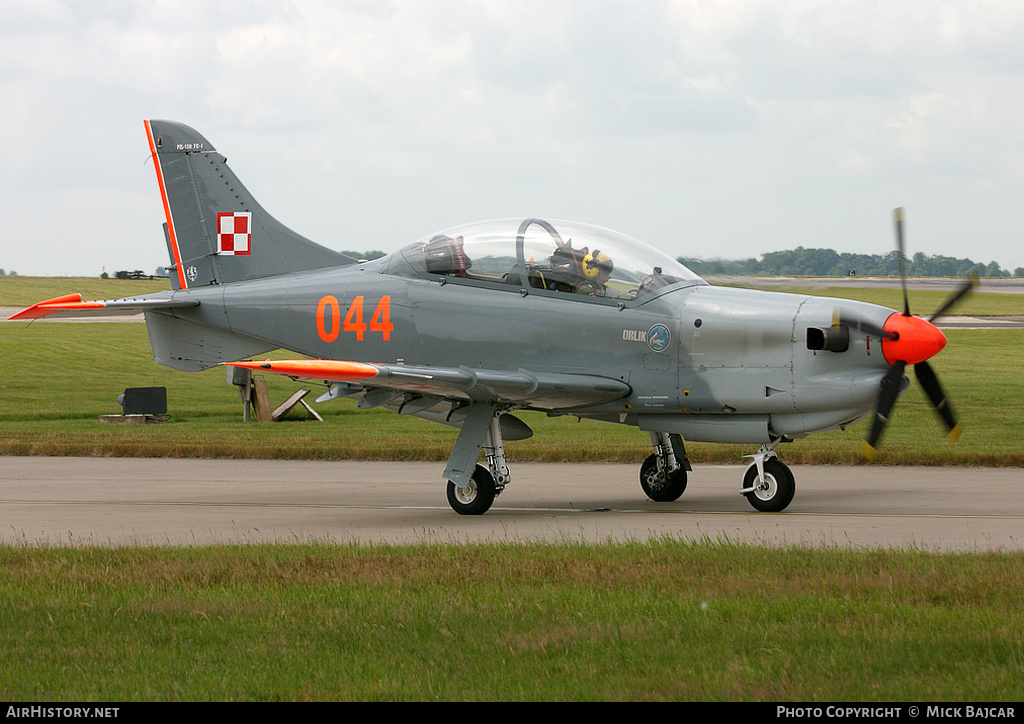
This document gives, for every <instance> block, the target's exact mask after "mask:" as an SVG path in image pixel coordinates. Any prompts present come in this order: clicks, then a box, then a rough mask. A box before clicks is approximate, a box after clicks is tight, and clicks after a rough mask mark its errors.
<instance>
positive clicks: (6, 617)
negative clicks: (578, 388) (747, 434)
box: [0, 540, 1024, 703]
mask: <svg viewBox="0 0 1024 724" xmlns="http://www.w3.org/2000/svg"><path fill="white" fill-rule="evenodd" d="M1022 564H1024V557H1022V555H1021V554H1019V553H1018V554H985V555H963V556H950V555H945V556H943V555H934V554H928V553H923V552H915V551H904V552H887V551H871V552H867V551H860V552H840V551H827V550H821V549H818V550H802V549H788V550H772V552H771V554H770V558H769V557H768V553H767V552H766V551H764V550H761V549H758V548H755V547H747V546H733V545H728V544H722V543H716V542H710V541H703V542H692V543H685V542H680V541H671V540H662V541H652V542H650V543H644V544H639V543H636V544H629V543H624V544H614V545H612V544H608V545H598V546H592V545H532V546H516V545H507V544H504V545H503V544H490V545H462V546H444V545H424V546H410V547H391V546H375V547H366V546H337V545H319V544H315V543H313V544H310V543H302V544H298V543H296V544H294V545H280V546H263V545H257V546H217V547H213V548H176V549H166V548H164V549H161V548H145V549H113V550H111V549H100V548H88V549H50V550H39V549H34V548H27V547H0V620H2V622H3V624H4V625H3V626H2V627H0V642H2V643H0V650H2V651H4V653H5V655H4V656H3V657H0V698H2V699H4V700H6V701H181V700H187V701H206V700H211V701H237V700H245V701H273V700H320V701H326V700H331V701H333V700H341V701H347V700H358V701H371V700H424V701H428V700H442V701H460V700H473V701H659V700H671V701H789V702H794V701H795V702H872V703H877V702H972V703H973V702H981V701H989V702H991V701H1000V702H1014V701H1019V700H1020V698H1021V694H1022V693H1024V691H1022V674H1024V636H1022V632H1024V612H1022V610H1021V607H1020V593H1021V591H1022V590H1024V581H1022V576H1024V574H1022V571H1024V566H1022Z"/></svg>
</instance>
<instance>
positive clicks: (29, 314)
mask: <svg viewBox="0 0 1024 724" xmlns="http://www.w3.org/2000/svg"><path fill="white" fill-rule="evenodd" d="M105 306H106V305H105V304H104V303H103V302H86V301H83V300H82V295H81V294H65V295H64V296H62V297H54V298H53V299H47V300H46V301H44V302H36V303H35V304H33V305H32V306H31V307H26V308H25V309H22V310H21V311H20V312H18V313H17V314H13V315H11V316H10V317H8V318H7V319H8V320H10V321H18V320H19V319H42V318H43V317H46V316H48V315H50V314H53V313H54V312H69V311H76V310H79V309H103V307H105Z"/></svg>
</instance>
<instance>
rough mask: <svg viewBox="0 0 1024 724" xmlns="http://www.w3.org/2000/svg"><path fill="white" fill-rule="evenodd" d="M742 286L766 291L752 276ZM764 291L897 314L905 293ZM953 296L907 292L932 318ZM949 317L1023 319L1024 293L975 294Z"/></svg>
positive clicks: (915, 308) (803, 288)
mask: <svg viewBox="0 0 1024 724" xmlns="http://www.w3.org/2000/svg"><path fill="white" fill-rule="evenodd" d="M816 282H817V280H816ZM738 284H739V285H742V286H744V287H750V288H755V289H757V288H762V287H759V286H758V278H757V277H749V278H747V279H744V280H743V281H742V282H738ZM981 284H982V287H981V289H982V290H983V289H984V284H985V282H984V280H982V282H981ZM763 288H764V289H767V290H769V291H775V292H791V293H794V294H810V295H813V296H817V297H835V298H839V299H852V300H854V301H858V302H867V303H869V304H880V305H881V306H883V307H889V308H890V309H895V310H897V311H901V310H902V309H903V292H902V291H901V290H900V289H875V288H872V287H857V286H855V285H849V286H831V287H830V286H819V285H818V284H817V283H815V284H813V285H809V284H803V285H800V284H794V285H792V286H786V285H779V286H777V285H774V284H772V285H763ZM951 293H952V292H949V291H940V290H935V289H910V290H908V292H907V299H908V300H909V301H910V310H911V311H912V312H913V313H914V314H917V315H920V316H922V317H929V316H930V315H931V313H932V312H933V311H935V310H936V309H938V308H939V307H940V306H941V305H942V304H943V303H944V302H945V301H946V299H947V298H948V297H949V296H950V294H951ZM949 314H950V315H951V316H966V317H1019V316H1022V315H1024V294H1006V293H1000V292H985V291H975V292H973V293H972V294H970V295H969V296H968V297H966V298H965V299H964V300H963V301H962V302H961V303H960V304H958V305H957V306H956V307H955V308H953V309H952V310H951V311H950V312H949Z"/></svg>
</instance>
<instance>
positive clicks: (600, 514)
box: [0, 457, 1024, 551]
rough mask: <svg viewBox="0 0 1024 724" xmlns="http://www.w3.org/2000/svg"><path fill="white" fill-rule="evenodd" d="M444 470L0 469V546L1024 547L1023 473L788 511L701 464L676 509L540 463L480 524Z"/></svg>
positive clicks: (901, 482)
mask: <svg viewBox="0 0 1024 724" xmlns="http://www.w3.org/2000/svg"><path fill="white" fill-rule="evenodd" d="M443 467H444V464H443V463H404V462H314V461H267V460H197V459H159V458H145V459H137V458H52V457H50V458H48V457H3V458H0V491H2V492H0V542H3V543H8V544H11V543H14V544H26V545H104V546H107V545H132V544H142V545H159V546H164V545H172V546H173V545H203V544H209V543H227V542H238V543H257V542H263V541H285V542H287V541H310V540H322V541H330V542H364V543H418V542H434V543H437V542H441V543H467V542H477V541H496V542H543V541H554V542H566V541H573V542H581V541H582V542H604V541H625V540H633V541H642V540H648V539H651V538H660V537H672V538H681V539H687V540H697V539H704V538H708V539H711V540H730V541H734V542H749V543H755V544H758V545H768V546H772V545H812V546H834V547H842V548H914V549H918V550H929V551H933V550H934V551H990V550H1021V549H1024V495H1022V494H1021V493H1022V492H1024V474H1022V472H1021V470H1019V469H1007V468H931V467H886V466H849V467H845V466H844V467H835V466H794V468H793V470H794V473H795V475H796V481H797V493H796V497H795V498H794V500H793V503H792V504H791V505H790V507H789V508H788V509H787V510H786V511H785V512H784V513H775V514H765V513H757V512H756V511H754V510H753V508H751V507H750V505H749V504H748V503H747V501H746V500H745V499H744V498H743V497H741V496H740V495H739V494H738V490H739V487H740V479H741V476H742V472H743V466H741V465H707V466H703V465H700V466H696V467H695V469H694V471H693V472H692V473H691V474H690V482H689V486H688V489H687V491H686V493H685V494H684V495H683V497H682V498H680V499H679V500H678V501H676V502H674V503H654V502H652V501H649V500H647V499H646V498H645V496H644V495H643V493H642V492H641V490H640V487H639V483H638V481H637V466H633V465H610V464H607V465H601V464H594V465H585V464H529V463H520V464H516V465H514V467H513V471H512V472H513V476H514V477H513V481H512V484H511V485H510V486H509V487H508V488H507V489H506V490H505V492H504V493H503V494H502V495H501V496H499V497H498V499H497V500H496V501H495V504H494V506H493V507H492V508H491V510H490V511H489V512H488V513H487V514H486V515H483V516H471V517H470V516H459V515H457V514H455V513H454V512H453V511H452V510H451V509H450V508H449V507H448V505H447V501H446V499H445V491H444V483H443V481H442V480H441V478H440V475H441V471H442V470H443Z"/></svg>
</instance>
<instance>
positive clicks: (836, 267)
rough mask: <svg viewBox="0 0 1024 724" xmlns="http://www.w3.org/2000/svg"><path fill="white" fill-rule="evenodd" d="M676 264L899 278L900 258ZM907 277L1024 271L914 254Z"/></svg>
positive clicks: (830, 256)
mask: <svg viewBox="0 0 1024 724" xmlns="http://www.w3.org/2000/svg"><path fill="white" fill-rule="evenodd" d="M679 261H680V262H682V263H683V264H685V265H686V266H688V267H689V268H690V269H692V270H693V271H695V272H696V273H697V274H709V275H713V274H750V275H754V276H819V277H844V276H865V277H874V276H899V273H900V256H899V252H898V251H896V250H895V249H894V250H893V251H890V252H889V253H888V254H850V253H839V252H837V251H833V250H832V249H805V248H804V247H802V246H798V247H797V248H796V249H792V250H789V251H771V252H768V253H766V254H762V255H761V258H760V259H691V258H686V257H679ZM905 266H906V272H907V275H908V276H914V277H964V276H968V275H970V274H972V273H976V274H977V275H978V276H980V277H1008V276H1018V277H1019V276H1024V267H1017V268H1016V269H1014V270H1013V272H1012V273H1011V272H1009V271H1007V270H1005V269H1003V268H1002V267H1000V266H999V264H997V263H996V262H994V261H993V262H989V263H988V264H982V263H978V262H974V261H972V260H970V259H955V258H953V257H950V256H941V255H939V254H934V255H932V256H926V255H925V254H924V253H923V252H917V253H916V254H914V256H913V257H910V258H907V259H906V260H905Z"/></svg>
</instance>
